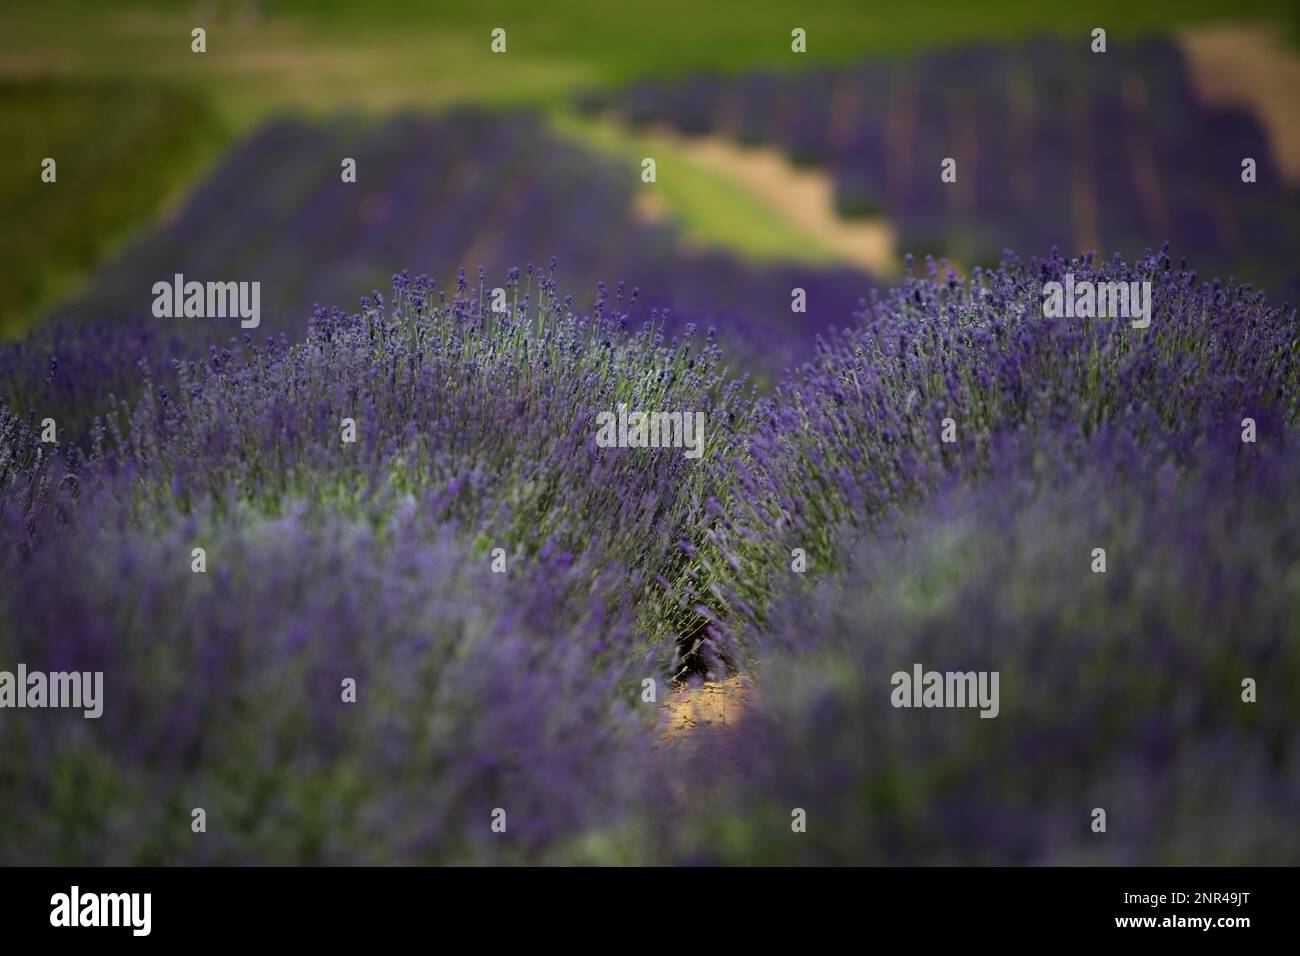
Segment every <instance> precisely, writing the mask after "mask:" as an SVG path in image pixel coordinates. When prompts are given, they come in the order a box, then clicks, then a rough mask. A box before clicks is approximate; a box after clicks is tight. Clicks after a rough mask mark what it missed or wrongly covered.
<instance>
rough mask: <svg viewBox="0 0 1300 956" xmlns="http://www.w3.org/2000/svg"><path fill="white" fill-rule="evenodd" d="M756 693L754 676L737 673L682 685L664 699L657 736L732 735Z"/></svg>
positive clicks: (677, 737)
mask: <svg viewBox="0 0 1300 956" xmlns="http://www.w3.org/2000/svg"><path fill="white" fill-rule="evenodd" d="M753 697H754V684H753V680H752V678H749V677H743V676H737V677H728V678H727V679H725V680H720V681H705V682H704V683H702V684H698V685H696V686H693V687H682V688H680V689H678V690H675V691H673V693H672V694H671V695H670V696H669V697H668V699H667V700H665V701H664V702H663V708H662V709H663V713H662V714H661V716H660V720H659V727H658V731H657V733H658V736H659V739H660V740H661V741H673V740H679V739H681V738H683V737H686V736H688V735H693V734H696V733H700V732H705V733H715V734H722V735H724V736H725V735H730V734H732V733H734V732H735V729H736V727H737V726H738V725H739V723H740V721H741V719H742V718H743V717H744V713H745V710H746V708H748V707H749V705H750V703H751V702H752V700H753Z"/></svg>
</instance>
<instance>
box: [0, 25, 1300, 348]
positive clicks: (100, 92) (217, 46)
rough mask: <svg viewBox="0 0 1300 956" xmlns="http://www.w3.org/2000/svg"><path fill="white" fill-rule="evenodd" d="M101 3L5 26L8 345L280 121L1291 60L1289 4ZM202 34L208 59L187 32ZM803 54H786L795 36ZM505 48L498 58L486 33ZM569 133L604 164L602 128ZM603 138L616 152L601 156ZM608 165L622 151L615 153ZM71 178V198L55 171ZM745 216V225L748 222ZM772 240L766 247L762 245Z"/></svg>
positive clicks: (695, 224)
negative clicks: (644, 88) (724, 90)
mask: <svg viewBox="0 0 1300 956" xmlns="http://www.w3.org/2000/svg"><path fill="white" fill-rule="evenodd" d="M198 9H199V8H198V7H196V5H195V4H194V3H192V2H182V0H156V2H152V3H124V4H118V3H114V4H111V5H110V4H104V3H93V2H86V0H78V2H68V0H48V2H42V3H40V4H29V5H23V6H20V5H17V4H11V5H8V6H6V7H5V8H4V9H3V10H2V11H0V115H2V119H0V122H3V128H4V130H5V134H6V135H5V142H6V147H5V149H4V150H3V151H2V152H0V210H2V211H3V214H4V221H5V223H6V226H7V227H8V228H7V229H6V237H5V239H4V240H3V243H4V245H3V247H0V254H2V255H4V261H5V266H4V277H3V285H0V334H14V333H16V332H19V331H21V330H23V329H24V328H27V327H29V326H30V325H31V324H32V323H33V322H34V321H36V320H37V318H38V317H39V316H40V315H41V314H42V312H43V310H44V309H45V308H47V307H48V306H49V305H50V304H51V303H52V302H53V301H54V300H55V299H57V298H58V297H59V296H61V295H63V294H65V293H66V292H67V291H68V290H69V288H70V287H72V286H74V285H75V283H76V282H77V281H78V279H79V278H80V277H81V276H83V275H84V274H85V273H86V271H87V270H89V269H91V268H92V267H93V266H94V265H95V264H96V263H97V262H99V261H100V260H101V259H102V257H103V256H105V255H108V254H110V253H111V252H112V250H113V249H114V248H116V247H117V246H118V245H119V244H120V243H121V242H123V241H125V239H126V238H127V237H129V236H130V235H131V234H132V233H133V232H134V231H135V230H137V229H139V228H142V227H144V226H146V225H147V224H149V223H150V222H153V221H155V220H156V219H157V218H158V217H159V216H160V215H161V214H162V213H163V212H164V210H165V209H166V207H167V204H168V203H169V202H173V201H175V199H176V197H177V194H178V190H179V189H181V188H182V187H183V186H184V185H185V184H186V183H191V182H193V181H194V178H195V177H196V176H197V175H198V174H199V173H200V172H201V170H202V169H204V168H205V167H206V166H208V165H209V164H211V163H212V162H214V161H215V159H216V158H217V156H218V155H219V153H220V151H221V150H222V149H223V148H224V147H225V146H226V145H227V144H228V143H229V142H230V141H231V140H232V139H233V138H234V137H237V136H239V135H240V134H242V133H243V132H245V131H246V130H248V129H249V128H250V127H251V126H252V125H253V124H255V123H257V122H259V121H261V120H263V119H265V118H266V117H267V116H269V115H272V114H275V113H281V112H285V111H307V112H324V111H329V110H334V109H338V108H341V107H350V108H360V109H363V110H376V111H377V110H384V109H388V108H392V107H397V106H404V107H410V106H416V107H424V108H431V109H432V108H437V107H440V106H444V105H446V104H448V103H452V102H465V101H469V102H476V103H481V104H488V105H507V104H508V105H518V104H531V105H536V106H539V107H542V108H544V109H548V110H550V111H552V112H553V113H555V114H556V115H557V117H559V126H560V128H564V123H566V122H569V120H567V119H565V118H564V117H563V116H562V114H563V113H564V112H565V110H566V108H567V104H568V102H569V100H570V97H571V96H572V95H573V94H574V92H576V91H578V90H580V89H582V88H584V87H590V86H598V85H607V84H618V83H622V82H626V81H628V80H630V79H631V78H633V77H635V76H638V75H645V74H655V75H671V74H675V73H682V72H687V71H690V70H693V69H698V68H700V67H709V68H711V69H717V70H734V71H739V70H744V69H747V68H752V67H755V66H758V65H765V66H777V67H782V66H786V67H790V68H795V67H798V66H801V65H804V64H806V63H808V62H809V61H811V60H843V59H849V58H853V57H856V56H860V55H864V54H896V53H905V52H907V51H910V50H913V49H916V48H918V47H923V46H932V45H937V44H955V43H961V42H965V41H970V40H974V39H992V40H1010V39H1016V38H1019V37H1023V36H1026V35H1028V34H1032V33H1036V32H1048V33H1056V34H1071V33H1073V34H1077V35H1080V36H1086V34H1087V31H1089V30H1090V29H1091V28H1093V27H1095V26H1105V27H1106V28H1107V29H1108V30H1109V31H1110V34H1111V35H1112V36H1113V37H1116V38H1120V37H1124V36H1128V35H1133V34H1138V33H1144V32H1150V31H1155V30H1161V29H1165V28H1168V27H1171V26H1176V25H1185V24H1189V23H1196V22H1204V21H1208V20H1215V19H1223V18H1225V17H1230V18H1232V19H1243V18H1257V19H1258V18H1262V19H1267V20H1271V21H1273V22H1274V23H1276V24H1278V25H1279V26H1280V27H1281V29H1283V30H1284V31H1285V32H1286V34H1287V35H1288V37H1289V38H1290V39H1291V40H1292V41H1293V42H1294V41H1295V39H1296V38H1297V37H1298V36H1300V29H1298V28H1297V26H1296V24H1297V22H1300V14H1297V11H1296V9H1295V7H1294V5H1293V4H1288V3H1284V2H1276V0H1242V2H1237V3H1234V4H1232V5H1227V4H1225V3H1223V2H1222V0H1219V2H1207V0H1183V2H1179V3H1173V2H1165V0H1161V2H1157V3H1148V4H1132V3H1128V2H1120V0H1102V2H1098V3H1093V4H1089V5H1087V6H1086V7H1084V6H1079V5H1068V6H1067V5H1046V4H1042V3H1039V2H1037V0H1012V2H1005V3H1000V4H998V6H997V8H996V9H990V7H989V6H988V5H982V4H971V3H969V2H967V0H941V2H932V3H924V4H902V5H883V4H880V5H872V7H871V8H870V9H864V5H863V4H861V3H857V2H846V0H834V2H827V3H822V4H819V5H818V7H817V8H816V9H815V10H814V9H806V10H799V11H798V12H792V11H791V9H790V8H789V5H786V4H777V3H773V2H770V0H768V2H748V3H745V4H744V5H743V6H740V7H732V6H726V7H724V6H722V5H716V4H700V3H694V2H691V3H687V2H683V0H656V2H654V3H647V4H621V3H620V4H592V3H579V2H575V0H556V2H552V3H549V4H545V5H539V4H535V3H519V2H513V0H512V2H508V3H496V4H493V5H492V9H491V10H490V11H488V10H485V9H484V5H482V4H471V3H468V2H438V3H436V4H435V3H417V2H411V0H375V2H367V3H363V4H358V3H344V2H341V0H286V2H280V3H275V4H273V5H272V4H259V3H255V2H252V0H239V2H217V3H209V4H207V5H206V7H204V8H203V10H204V12H201V13H200V12H198ZM196 26H202V27H204V28H205V29H206V31H207V52H206V53H204V54H196V53H193V52H191V49H190V31H191V29H192V28H194V27H196ZM795 26H799V27H803V28H804V29H805V30H807V32H808V54H807V55H806V56H798V55H795V54H793V53H791V52H790V40H789V37H790V30H791V29H792V28H793V27H795ZM494 27H502V28H504V29H505V30H506V31H507V52H506V54H505V55H494V54H493V53H492V52H491V51H490V49H489V44H490V32H491V30H492V29H493V28H494ZM570 132H573V133H576V134H582V138H583V139H584V140H586V141H588V142H593V143H595V144H596V145H597V146H600V145H602V143H601V142H600V139H601V134H600V133H599V132H598V131H593V130H592V129H590V127H586V128H580V127H579V126H574V125H571V126H570ZM606 138H607V137H606ZM603 145H605V146H607V147H611V148H614V149H617V148H618V147H617V144H610V143H608V142H605V143H604V144H603ZM45 156H54V157H55V158H56V159H58V161H59V180H58V182H57V184H43V183H41V181H40V161H41V159H42V158H43V157H45ZM679 168H680V170H681V171H682V172H681V176H682V177H685V178H679V179H678V180H677V181H676V182H675V183H674V184H673V187H672V188H671V189H668V190H664V191H663V192H664V201H665V204H666V206H667V207H668V211H669V213H670V214H671V215H673V216H674V217H675V218H677V219H679V220H680V222H681V223H682V224H683V226H684V228H685V230H686V231H687V233H688V234H689V235H691V236H692V237H694V238H698V239H700V240H701V241H708V242H714V243H717V244H719V245H722V246H724V247H727V248H731V249H734V251H736V252H737V253H738V254H741V255H758V256H770V255H781V254H786V253H788V254H790V255H792V256H796V257H801V258H804V259H807V258H809V257H812V258H819V257H821V256H822V254H823V253H822V251H821V250H818V249H817V248H816V246H815V244H814V245H810V244H809V243H808V242H807V237H801V236H798V235H789V236H787V235H785V233H784V232H783V231H782V230H781V229H776V228H771V219H772V217H771V214H770V211H768V210H764V209H761V208H758V207H757V206H756V205H754V204H753V203H752V202H751V201H750V200H749V199H747V197H746V196H745V195H744V193H743V192H738V191H736V190H734V189H733V190H727V189H720V188H717V187H718V183H717V181H716V176H712V177H711V176H710V174H709V172H708V171H706V170H700V169H697V168H694V167H692V166H691V164H689V163H683V164H680V166H679ZM747 204H748V205H747ZM765 224H766V226H767V227H766V228H765Z"/></svg>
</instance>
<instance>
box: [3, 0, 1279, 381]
mask: <svg viewBox="0 0 1300 956" xmlns="http://www.w3.org/2000/svg"><path fill="white" fill-rule="evenodd" d="M1298 17H1300V15H1298V14H1297V9H1296V7H1295V5H1294V4H1289V3H1281V2H1262V0H1248V2H1237V3H1233V4H1226V3H1222V2H1220V3H1212V2H1187V0H1181V2H1178V3H1165V2H1155V3H1147V4H1140V5H1139V4H1132V3H1128V2H1119V0H1104V2H1099V3H1092V4H1089V5H1086V6H1083V5H1064V4H1060V5H1049V4H1041V3H1037V2H1029V0H1025V2H1007V3H997V4H970V3H968V2H965V0H942V2H929V3H922V4H902V5H884V4H878V5H871V7H870V9H866V8H864V5H863V4H860V3H852V2H826V3H820V4H817V5H816V7H815V9H809V8H808V6H807V5H802V4H800V5H796V4H777V3H753V2H751V3H746V4H744V5H743V9H742V10H731V9H727V8H726V7H725V6H724V5H712V4H698V3H685V2H678V0H666V2H656V3H654V4H643V5H636V4H596V3H576V2H572V0H556V2H552V3H548V4H543V5H538V4H524V3H513V2H511V3H488V4H484V3H474V4H470V3H449V2H439V3H417V2H401V0H373V2H367V3H353V4H348V3H342V2H331V0H300V2H299V0H286V2H280V3H269V2H257V0H230V2H217V0H209V2H205V3H193V2H169V0H158V2H150V3H144V2H135V3H132V2H123V3H91V2H66V0H50V2H43V3H39V4H10V5H7V6H6V7H5V9H4V10H3V11H2V12H0V116H2V117H3V122H2V124H0V128H2V129H3V130H4V148H3V149H2V150H0V210H2V211H3V221H4V224H5V229H4V230H3V231H2V232H0V246H2V247H0V262H2V263H3V267H2V269H0V332H2V333H3V335H4V336H5V337H6V338H10V339H12V338H15V337H20V336H24V335H28V336H30V335H31V334H32V333H33V332H35V333H36V334H38V335H54V334H56V332H55V331H53V330H57V329H58V328H59V327H60V323H68V322H72V323H77V322H85V321H88V320H89V321H95V322H100V323H108V324H111V325H119V324H124V325H127V326H137V327H144V326H147V325H148V323H149V322H150V320H151V316H150V313H149V310H150V307H151V304H152V293H151V287H152V284H153V283H154V282H155V281H158V280H160V279H169V278H170V277H171V276H172V275H173V274H174V273H177V272H180V273H183V274H184V275H185V276H186V277H187V278H192V279H198V280H200V281H206V280H258V281H260V282H261V283H262V315H263V319H262V326H261V329H259V332H258V334H259V335H261V334H262V333H264V332H275V333H279V332H284V333H286V334H287V335H288V336H290V337H297V336H300V335H301V334H302V333H303V332H304V331H305V329H306V327H307V324H308V322H309V320H310V317H311V314H312V307H313V305H315V304H317V303H319V304H322V305H328V306H333V305H337V306H340V307H343V308H345V309H349V310H351V309H355V308H356V306H357V301H358V297H359V296H361V295H363V294H366V293H368V292H369V291H370V290H372V289H379V290H386V289H387V288H388V284H389V281H390V277H391V275H392V274H393V273H394V272H396V271H398V270H401V269H410V270H411V272H412V273H413V274H415V273H420V272H425V273H428V274H429V275H431V276H433V277H435V278H436V279H437V280H438V281H439V282H440V283H441V284H443V285H444V286H447V285H450V284H452V283H454V281H455V275H456V270H457V269H458V268H461V267H464V268H465V269H466V270H467V271H468V272H469V275H470V277H471V280H472V281H476V278H475V269H476V268H477V267H478V266H480V265H481V266H485V267H486V268H487V269H488V270H489V276H490V278H489V285H500V284H503V281H502V280H501V278H499V277H500V276H501V275H502V270H504V269H505V268H507V267H510V266H519V267H520V268H525V267H526V266H527V264H528V263H535V264H538V265H540V264H542V263H545V262H546V261H547V259H548V258H549V257H550V256H552V255H554V256H556V257H558V259H559V264H560V265H559V269H560V282H561V286H562V288H564V289H565V290H566V291H568V292H571V293H573V294H574V296H575V301H576V304H577V305H578V306H580V307H581V306H584V305H586V304H588V303H589V302H590V301H591V299H592V298H593V297H594V294H595V284H596V282H598V281H601V280H603V281H605V282H607V283H609V284H610V285H611V287H612V286H613V285H614V283H616V282H618V281H620V280H623V281H626V283H627V285H628V287H633V286H639V287H640V288H641V289H642V295H641V299H640V301H639V303H638V309H644V310H645V311H643V312H641V313H639V315H634V318H648V317H649V310H650V309H664V308H669V309H671V312H670V316H669V318H668V319H667V323H666V324H667V326H668V327H669V329H670V330H671V329H672V328H674V327H675V326H677V325H679V324H680V323H682V322H684V321H687V320H690V321H694V322H697V323H699V324H701V325H708V324H715V325H717V326H718V328H719V329H720V330H721V332H722V337H723V339H724V342H727V341H728V340H730V341H729V344H730V346H731V349H732V354H734V355H736V356H737V360H738V361H739V362H740V363H741V364H742V365H747V366H748V367H749V368H751V369H752V370H754V371H755V372H757V373H758V374H759V375H760V377H763V376H765V375H770V374H772V373H774V372H775V371H777V370H779V368H780V367H781V366H782V365H785V364H788V363H791V362H796V361H798V360H800V359H801V358H802V357H805V356H806V355H808V354H810V352H811V347H812V343H813V341H814V339H815V334H816V333H817V332H818V331H821V330H823V329H825V328H827V327H829V326H835V325H841V326H842V325H845V324H848V323H849V322H850V321H851V319H852V312H853V310H854V308H855V306H856V304H857V302H858V301H859V299H860V298H861V297H863V296H865V295H867V294H868V293H869V291H870V290H871V289H872V288H873V287H878V286H880V285H881V284H884V283H888V282H890V281H891V280H893V279H895V278H896V277H897V276H898V275H900V274H901V272H902V271H903V270H904V268H905V259H904V257H905V255H907V254H909V253H910V254H914V255H916V256H917V257H924V256H927V255H934V256H936V257H939V256H942V257H946V258H948V260H949V261H950V262H951V263H952V265H953V266H954V267H955V268H957V269H958V270H960V271H964V270H968V269H970V268H972V267H975V266H980V265H989V264H994V263H996V262H997V261H998V259H999V258H1000V256H1001V255H1002V252H1003V250H1004V249H1007V248H1010V249H1013V250H1015V251H1016V252H1017V253H1018V254H1020V255H1022V256H1025V257H1027V256H1030V255H1041V254H1044V253H1046V252H1047V251H1048V249H1049V248H1050V247H1051V246H1052V245H1054V244H1057V245H1060V246H1061V247H1062V248H1063V249H1065V250H1067V251H1084V250H1096V251H1097V252H1099V253H1100V254H1101V255H1103V256H1108V255H1111V254H1113V253H1115V252H1122V253H1124V254H1126V255H1132V254H1133V253H1135V252H1138V251H1140V250H1141V249H1142V248H1143V247H1145V246H1158V245H1159V244H1160V243H1161V242H1162V241H1165V240H1169V241H1170V242H1171V243H1172V252H1173V254H1174V255H1175V257H1176V258H1177V257H1186V258H1187V260H1188V261H1189V263H1190V264H1191V265H1192V266H1193V267H1195V268H1197V269H1198V270H1200V271H1201V273H1202V274H1204V275H1206V276H1208V275H1210V274H1215V275H1222V276H1224V277H1225V278H1226V277H1227V276H1228V275H1235V276H1237V277H1238V278H1240V279H1244V280H1247V281H1251V282H1254V283H1256V284H1259V285H1262V286H1263V287H1265V288H1267V289H1268V290H1269V291H1270V293H1272V294H1273V295H1274V296H1276V297H1278V298H1281V299H1288V300H1290V301H1292V302H1294V301H1295V300H1296V298H1297V294H1296V293H1297V290H1300V280H1298V279H1297V275H1298V270H1297V256H1296V251H1297V248H1300V243H1297V235H1300V232H1298V230H1300V203H1298V202H1297V196H1298V195H1300V194H1298V193H1297V185H1298V184H1300V117H1297V112H1298V110H1300V107H1297V94H1300V42H1298V38H1300V27H1298V26H1297V23H1298ZM196 27H202V28H203V29H204V30H205V31H206V52H205V53H195V52H193V51H192V49H191V42H192V41H191V31H192V30H193V29H194V28H196ZM496 28H501V29H503V30H504V31H505V51H504V52H493V50H492V31H493V30H494V29H496ZM795 28H800V29H802V30H804V31H805V32H806V53H796V52H794V51H792V48H791V47H792V38H791V31H792V30H793V29H795ZM1096 28H1102V29H1104V30H1105V31H1106V38H1105V41H1106V52H1105V53H1104V54H1098V53H1094V52H1093V50H1092V47H1093V45H1094V39H1093V35H1092V31H1093V30H1094V29H1096ZM46 157H52V158H54V159H55V160H56V161H57V181H56V182H55V183H44V182H42V181H41V176H40V173H41V164H42V160H43V159H44V158H46ZM647 157H649V158H653V159H654V160H655V164H656V176H655V181H654V182H653V183H646V182H643V180H642V175H641V173H642V161H643V160H644V159H645V158H647ZM948 157H951V158H954V159H956V161H957V181H956V182H955V183H951V184H945V183H942V182H941V180H940V175H939V174H940V164H941V162H942V160H943V159H945V158H948ZM349 158H350V159H354V160H355V162H356V170H357V173H356V182H355V183H345V182H343V181H342V176H341V164H342V162H343V160H344V159H349ZM1246 158H1250V159H1254V160H1255V161H1256V181H1255V182H1253V183H1244V182H1243V181H1242V162H1243V159H1246ZM491 276H497V277H498V278H497V279H495V280H493V279H491ZM795 287H798V288H803V289H804V290H805V291H806V293H807V311H806V312H803V313H796V312H792V311H791V290H792V289H793V288H795ZM169 325H170V326H172V327H169V328H168V329H167V330H166V333H167V334H168V335H178V336H180V337H181V338H182V339H183V340H186V341H193V340H198V339H203V338H206V337H211V336H213V335H214V333H217V332H219V333H220V334H221V335H223V336H228V335H229V334H230V333H231V330H230V329H227V328H224V327H223V328H220V329H214V327H213V326H212V325H211V324H205V323H203V322H196V323H169ZM30 341H31V342H32V343H33V344H32V345H31V347H32V348H40V346H39V345H38V344H36V342H37V341H38V340H35V339H33V340H30ZM114 347H119V346H116V345H115V346H114ZM121 359H122V361H123V362H124V363H126V364H127V365H128V367H129V363H130V359H131V356H130V355H123V356H121Z"/></svg>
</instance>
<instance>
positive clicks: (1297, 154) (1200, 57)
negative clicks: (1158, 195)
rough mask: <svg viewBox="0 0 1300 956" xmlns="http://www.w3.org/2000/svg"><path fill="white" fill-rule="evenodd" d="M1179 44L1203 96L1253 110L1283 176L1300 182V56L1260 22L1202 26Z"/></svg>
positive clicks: (1213, 102)
mask: <svg viewBox="0 0 1300 956" xmlns="http://www.w3.org/2000/svg"><path fill="white" fill-rule="evenodd" d="M1179 42H1180V43H1181V45H1182V48H1183V52H1184V54H1185V55H1186V56H1187V61H1188V72H1189V74H1190V78H1191V83H1192V89H1193V90H1194V91H1195V93H1196V96H1197V98H1198V99H1200V100H1201V102H1203V103H1206V104H1209V105H1211V106H1237V107H1244V108H1246V109H1248V110H1249V111H1250V112H1251V113H1253V114H1254V115H1255V117H1256V118H1257V119H1258V120H1259V121H1260V123H1261V125H1263V127H1264V129H1265V131H1266V132H1267V133H1268V138H1269V145H1270V146H1271V147H1272V151H1273V158H1274V159H1275V160H1276V162H1277V165H1278V173H1279V178H1281V179H1282V181H1283V182H1285V183H1287V184H1288V185H1291V186H1296V185H1300V96H1297V91H1298V90H1300V57H1298V56H1297V55H1296V54H1295V53H1294V52H1292V51H1291V50H1290V49H1289V48H1288V47H1287V46H1286V44H1285V43H1284V42H1283V41H1282V40H1281V39H1280V38H1279V37H1278V36H1277V35H1276V34H1275V33H1273V32H1272V31H1270V30H1269V29H1268V28H1266V27H1262V26H1257V25H1248V24H1223V25H1217V26H1207V27H1196V28H1193V29H1187V30H1184V31H1182V32H1181V33H1180V34H1179ZM1256 158H1258V157H1256Z"/></svg>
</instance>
